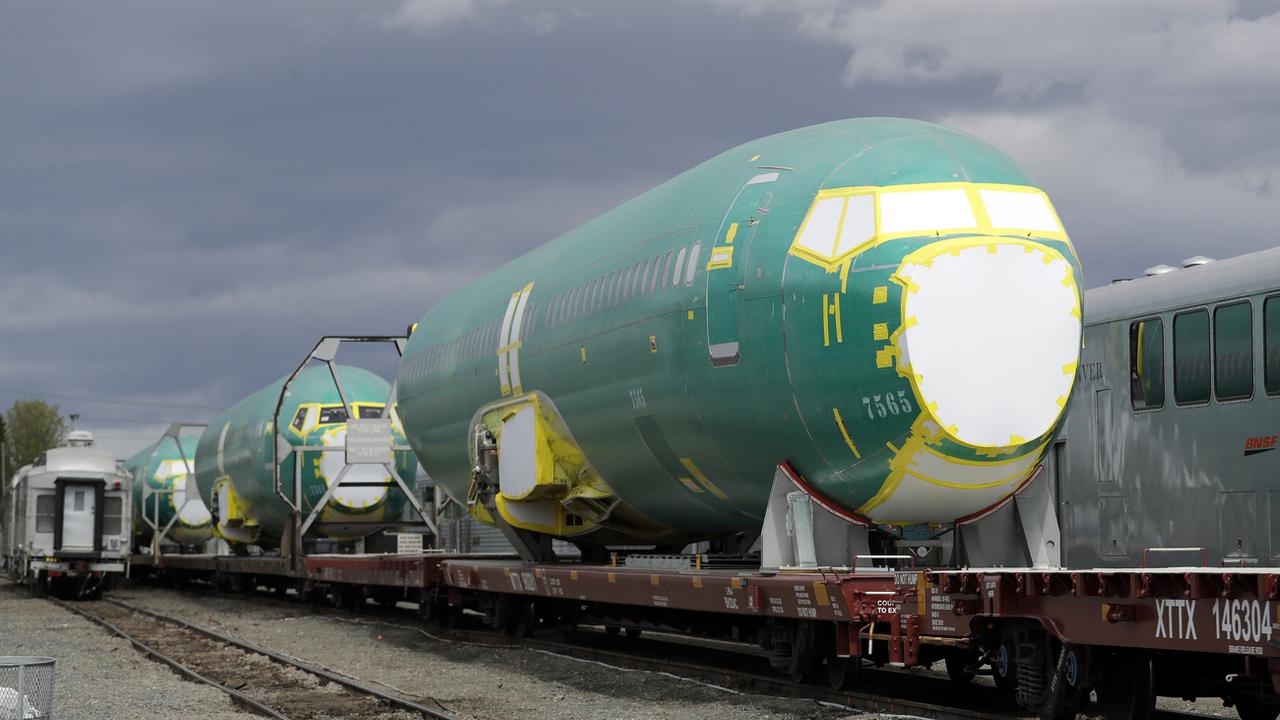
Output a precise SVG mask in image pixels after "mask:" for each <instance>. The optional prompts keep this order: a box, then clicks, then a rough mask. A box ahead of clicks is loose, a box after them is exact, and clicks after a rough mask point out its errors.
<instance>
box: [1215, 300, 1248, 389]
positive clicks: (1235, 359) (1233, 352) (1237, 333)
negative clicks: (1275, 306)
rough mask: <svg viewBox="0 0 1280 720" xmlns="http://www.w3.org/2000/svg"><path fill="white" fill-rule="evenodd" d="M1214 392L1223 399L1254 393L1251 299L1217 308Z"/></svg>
mask: <svg viewBox="0 0 1280 720" xmlns="http://www.w3.org/2000/svg"><path fill="white" fill-rule="evenodd" d="M1213 392H1214V395H1215V396H1216V397H1217V398H1218V399H1219V400H1243V399H1244V398H1248V397H1252V396H1253V308H1252V306H1250V305H1249V303H1248V302H1247V301H1246V302H1240V303H1232V304H1230V305H1219V306H1218V307H1216V308H1214V310H1213Z"/></svg>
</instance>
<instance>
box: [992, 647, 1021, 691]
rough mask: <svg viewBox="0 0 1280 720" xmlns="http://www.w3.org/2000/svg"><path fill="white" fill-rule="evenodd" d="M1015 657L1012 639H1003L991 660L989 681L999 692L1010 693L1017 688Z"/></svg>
mask: <svg viewBox="0 0 1280 720" xmlns="http://www.w3.org/2000/svg"><path fill="white" fill-rule="evenodd" d="M1016 657H1017V655H1016V654H1015V648H1014V645H1013V638H1005V639H1004V640H1002V641H1001V642H1000V646H999V647H997V648H996V652H995V655H994V656H993V657H992V659H991V679H992V680H994V681H995V683H996V688H997V689H999V690H1000V691H1001V692H1007V693H1012V692H1013V690H1014V689H1015V688H1016V687H1018V675H1017V671H1016V669H1015V667H1014V658H1016Z"/></svg>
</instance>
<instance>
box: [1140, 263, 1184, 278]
mask: <svg viewBox="0 0 1280 720" xmlns="http://www.w3.org/2000/svg"><path fill="white" fill-rule="evenodd" d="M1177 269H1178V268H1176V267H1174V266H1172V265H1152V266H1151V267H1149V268H1147V269H1146V270H1143V271H1142V272H1143V273H1144V274H1145V275H1146V276H1147V277H1151V276H1152V275H1163V274H1165V273H1171V272H1173V271H1174V270H1177Z"/></svg>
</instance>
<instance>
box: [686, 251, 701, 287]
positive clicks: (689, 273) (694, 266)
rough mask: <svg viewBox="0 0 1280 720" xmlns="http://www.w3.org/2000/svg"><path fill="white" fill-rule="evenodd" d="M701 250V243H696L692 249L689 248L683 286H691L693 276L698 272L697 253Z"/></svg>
mask: <svg viewBox="0 0 1280 720" xmlns="http://www.w3.org/2000/svg"><path fill="white" fill-rule="evenodd" d="M700 250H702V243H700V242H696V243H694V244H693V247H691V248H689V264H688V265H685V266H684V284H685V285H692V284H693V276H694V275H695V274H697V272H698V251H700Z"/></svg>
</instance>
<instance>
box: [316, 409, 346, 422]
mask: <svg viewBox="0 0 1280 720" xmlns="http://www.w3.org/2000/svg"><path fill="white" fill-rule="evenodd" d="M346 421H347V409H346V408H345V407H343V406H341V405H326V406H324V407H322V408H320V422H319V423H318V424H319V425H333V424H335V423H344V422H346Z"/></svg>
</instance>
